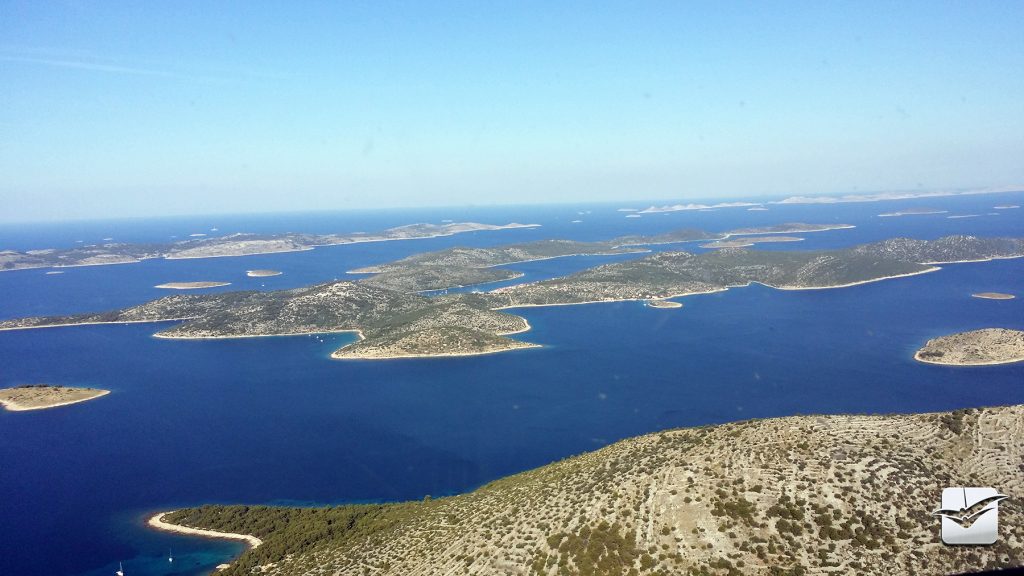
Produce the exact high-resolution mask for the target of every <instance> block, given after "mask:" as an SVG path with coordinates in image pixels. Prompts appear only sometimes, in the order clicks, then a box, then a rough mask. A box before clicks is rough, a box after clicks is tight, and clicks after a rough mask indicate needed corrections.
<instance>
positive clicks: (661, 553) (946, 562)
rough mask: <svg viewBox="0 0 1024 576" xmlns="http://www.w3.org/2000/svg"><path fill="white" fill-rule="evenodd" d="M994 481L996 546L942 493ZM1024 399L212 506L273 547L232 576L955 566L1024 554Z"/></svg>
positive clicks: (861, 570) (204, 521) (227, 526)
mask: <svg viewBox="0 0 1024 576" xmlns="http://www.w3.org/2000/svg"><path fill="white" fill-rule="evenodd" d="M950 486H992V487H995V488H997V489H998V490H999V491H1000V492H1001V493H1003V494H1007V495H1009V496H1010V499H1009V500H1007V501H1006V502H1004V503H1003V504H1001V505H1000V518H999V524H1000V534H999V540H998V542H997V543H996V544H994V545H992V546H981V547H978V546H963V547H956V546H947V545H944V544H942V543H941V541H940V538H939V526H940V522H939V519H938V518H937V517H935V516H933V515H932V514H931V513H932V511H933V510H934V509H936V508H937V507H938V505H939V502H940V495H941V492H942V490H943V488H946V487H950ZM1021 498H1024V406H1010V407H1000V408H985V409H975V410H963V411H957V412H952V413H937V414H918V415H905V416H797V417H789V418H779V419H768V420H756V421H747V422H738V423H733V424H725V425H719V426H710V427H702V428H691V429H680V430H671V431H666V432H660V433H655V434H648V435H645V436H640V437H636V438H631V439H628V440H623V441H621V442H617V443H615V444H612V445H610V446H607V447H605V448H602V449H600V450H597V451H595V452H590V453H586V454H582V455H579V456H575V457H572V458H568V459H566V460H563V461H560V462H556V463H553V464H550V465H547V466H544V467H541V468H538V469H536V470H531V471H529V472H524V473H521V474H516V475H514V476H510V477H507V478H504V479H502V480H498V481H495V482H492V483H490V484H488V485H486V486H484V487H482V488H480V489H478V490H476V491H474V492H471V493H468V494H464V495H460V496H454V497H450V498H442V499H436V500H429V499H427V500H425V501H423V502H410V503H403V504H377V505H353V506H340V507H334V508H320V509H315V508H314V509H309V508H306V509H301V508H277V507H264V506H206V507H202V508H194V509H186V510H181V511H177V512H175V513H173V514H170V515H168V516H167V518H166V519H167V520H168V521H170V522H174V523H177V524H183V525H187V526H192V527H196V528H207V529H213V530H220V531H226V532H233V533H244V534H252V535H254V536H257V537H258V538H260V539H261V540H262V541H263V545H261V546H260V547H259V548H258V549H255V550H251V551H249V552H247V553H245V554H243V555H242V556H241V557H240V558H239V559H238V560H236V561H235V562H234V563H233V564H232V565H231V566H230V567H229V568H228V569H227V570H226V571H225V572H224V574H226V575H231V576H234V575H240V574H250V573H259V574H270V575H275V574H276V575H291V574H296V575H298V574H303V575H306V574H308V575H347V574H352V575H400V576H427V575H435V574H452V575H462V574H467V575H492V574H493V575H524V576H525V575H547V576H558V575H566V576H568V575H584V576H597V575H602V576H604V575H608V576H610V575H624V574H628V575H669V574H672V575H675V574H717V575H733V574H765V575H779V574H823V575H826V574H835V575H840V574H893V575H896V574H948V573H959V572H963V571H968V570H980V569H992V568H997V567H1007V566H1019V565H1021V564H1022V562H1024V561H1022V558H1024V513H1022V507H1021V506H1020V502H1019V500H1020V499H1021Z"/></svg>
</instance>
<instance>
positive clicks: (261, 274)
mask: <svg viewBox="0 0 1024 576" xmlns="http://www.w3.org/2000/svg"><path fill="white" fill-rule="evenodd" d="M245 275H246V276H248V277H250V278H266V277H268V276H280V275H281V272H279V271H277V270H246V271H245Z"/></svg>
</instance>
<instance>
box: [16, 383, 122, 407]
mask: <svg viewBox="0 0 1024 576" xmlns="http://www.w3.org/2000/svg"><path fill="white" fill-rule="evenodd" d="M107 394H110V390H100V389H98V388H76V387H72V386H50V385H47V384H32V385H28V386H17V387H14V388H3V389H0V405H2V406H3V407H4V408H6V409H7V410H11V411H13V412H20V411H24V410H44V409H46V408H56V407H57V406H66V405H68V404H77V403H79V402H85V401H87V400H93V399H95V398H99V397H100V396H106V395H107Z"/></svg>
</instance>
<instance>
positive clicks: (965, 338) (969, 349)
mask: <svg viewBox="0 0 1024 576" xmlns="http://www.w3.org/2000/svg"><path fill="white" fill-rule="evenodd" d="M914 358H915V359H917V360H919V361H921V362H928V363H930V364H949V365H952V366H978V365H984V364H1009V363H1011V362H1021V361H1024V331H1021V330H1008V329H1006V328H983V329H981V330H972V331H970V332H960V333H957V334H950V335H949V336H940V337H938V338H933V339H931V340H929V341H928V343H926V344H925V345H924V347H923V348H921V349H920V350H918V351H917V353H916V354H915V355H914Z"/></svg>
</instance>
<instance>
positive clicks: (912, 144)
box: [0, 0, 1024, 221]
mask: <svg viewBox="0 0 1024 576" xmlns="http://www.w3.org/2000/svg"><path fill="white" fill-rule="evenodd" d="M292 4H294V6H293V5H292ZM753 4H754V5H751V4H748V3H736V4H732V3H720V2H709V3H706V4H705V3H696V2H676V1H670V2H622V3H617V2H553V1H551V0H545V1H540V2H526V1H514V2H507V3H506V2H499V1H490V0H488V1H484V2H470V1H467V2H428V1H425V0H424V1H410V2H387V1H379V0H378V1H371V2H365V3H364V2H324V3H323V4H322V5H316V3H307V2H298V3H288V2H280V3H273V2H266V3H264V2H239V3H230V2H195V3H189V2H124V3H122V2H114V1H108V2H91V1H68V2H46V1H40V0H30V1H25V2H12V1H8V0H0V220H3V221H15V220H40V219H59V218H68V217H104V216H142V215H151V214H183V213H185V214H187V213H206V212H247V211H269V210H307V209H338V208H342V209H344V208H367V207H389V206H416V205H452V204H469V203H475V204H504V203H524V202H553V201H561V202H575V201H593V200H622V201H623V202H628V201H629V200H631V199H672V200H684V199H688V198H698V197H700V198H707V197H718V196H721V197H737V196H739V197H753V196H757V195H766V194H771V195H779V194H807V193H834V192H853V191H869V190H870V191H876V190H892V189H918V188H923V189H934V188H947V187H976V186H979V187H980V186H1000V185H1007V184H1020V183H1024V33H1022V32H1021V31H1022V30H1024V2H1019V1H1013V2H973V1H972V2H962V3H955V2H932V1H929V2H919V3H918V2H885V3H867V2H850V3H838V2H807V3H799V2H787V3H778V4H774V3H753Z"/></svg>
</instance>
